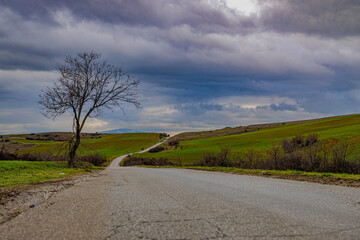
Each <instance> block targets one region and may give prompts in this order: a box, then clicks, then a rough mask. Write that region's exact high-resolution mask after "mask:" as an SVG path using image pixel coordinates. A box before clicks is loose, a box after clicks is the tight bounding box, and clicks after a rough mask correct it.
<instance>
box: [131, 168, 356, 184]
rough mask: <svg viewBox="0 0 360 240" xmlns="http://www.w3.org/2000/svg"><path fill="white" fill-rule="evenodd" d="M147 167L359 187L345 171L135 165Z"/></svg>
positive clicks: (353, 176)
mask: <svg viewBox="0 0 360 240" xmlns="http://www.w3.org/2000/svg"><path fill="white" fill-rule="evenodd" d="M137 167H147V168H181V169H192V170H202V171H212V172H224V173H231V174H239V175H252V176H261V177H271V178H280V179H289V180H297V181H307V182H317V183H322V184H331V185H342V186H348V187H357V188H360V174H346V173H319V172H303V171H293V170H262V169H242V168H234V167H197V166H196V167H195V166H182V167H179V166H165V167H159V166H143V165H141V166H137Z"/></svg>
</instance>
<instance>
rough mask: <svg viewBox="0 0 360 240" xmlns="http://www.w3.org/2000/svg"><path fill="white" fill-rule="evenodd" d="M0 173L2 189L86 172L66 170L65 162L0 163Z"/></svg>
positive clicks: (74, 169)
mask: <svg viewBox="0 0 360 240" xmlns="http://www.w3.org/2000/svg"><path fill="white" fill-rule="evenodd" d="M0 172H1V174H0V188H3V187H13V186H16V185H20V184H29V183H38V182H44V181H48V180H53V179H60V178H65V177H67V176H69V175H74V174H81V173H85V172H86V170H85V169H78V168H68V167H67V163H66V162H29V161H0Z"/></svg>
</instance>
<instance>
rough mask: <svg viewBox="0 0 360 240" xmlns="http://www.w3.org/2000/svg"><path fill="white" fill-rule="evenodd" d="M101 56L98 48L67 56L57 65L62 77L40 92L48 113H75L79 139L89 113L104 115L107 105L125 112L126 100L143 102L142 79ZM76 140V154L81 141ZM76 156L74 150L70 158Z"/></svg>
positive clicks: (95, 115) (127, 101)
mask: <svg viewBox="0 0 360 240" xmlns="http://www.w3.org/2000/svg"><path fill="white" fill-rule="evenodd" d="M100 57H101V54H98V53H94V52H90V53H88V52H84V53H79V54H77V56H75V57H72V56H67V57H66V59H65V64H63V65H58V66H57V70H58V71H59V73H60V77H59V79H58V80H57V81H55V82H54V86H53V87H48V88H47V89H46V90H45V91H42V93H41V94H40V95H39V97H40V100H39V104H40V105H41V106H42V110H43V111H44V115H45V116H47V117H49V118H53V119H55V118H56V117H58V116H60V115H62V114H64V113H65V112H70V113H71V114H72V115H73V120H74V122H73V128H74V129H73V131H74V132H75V136H76V140H78V142H79V143H80V132H81V131H82V129H83V127H84V125H85V122H86V120H87V119H88V118H89V117H97V116H100V115H101V114H102V111H103V110H104V109H109V110H112V109H113V107H119V108H120V109H121V110H122V111H123V112H124V107H123V106H122V103H131V104H134V105H135V106H136V107H139V106H140V103H139V101H138V91H137V88H138V86H139V81H137V80H133V79H131V78H130V76H129V75H125V74H124V73H123V72H122V69H121V67H118V66H114V65H110V64H108V63H107V62H106V61H100V60H99V59H100ZM124 113H125V112H124ZM76 142H77V141H75V143H74V144H73V145H74V146H73V148H74V149H73V151H74V153H73V154H74V155H75V152H76V149H77V147H78V144H79V143H78V144H77V143H76ZM73 157H74V156H71V154H70V158H73Z"/></svg>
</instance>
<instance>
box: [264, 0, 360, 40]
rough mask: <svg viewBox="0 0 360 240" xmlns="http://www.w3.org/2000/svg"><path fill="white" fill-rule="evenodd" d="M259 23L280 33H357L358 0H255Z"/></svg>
mask: <svg viewBox="0 0 360 240" xmlns="http://www.w3.org/2000/svg"><path fill="white" fill-rule="evenodd" d="M258 2H259V3H261V4H262V6H263V8H262V11H261V20H260V22H261V24H262V26H265V27H266V28H267V29H270V30H274V31H277V32H283V33H307V34H318V35H321V36H328V37H344V36H358V35H360V24H359V22H360V14H359V12H360V1H359V0H341V1H340V0H258Z"/></svg>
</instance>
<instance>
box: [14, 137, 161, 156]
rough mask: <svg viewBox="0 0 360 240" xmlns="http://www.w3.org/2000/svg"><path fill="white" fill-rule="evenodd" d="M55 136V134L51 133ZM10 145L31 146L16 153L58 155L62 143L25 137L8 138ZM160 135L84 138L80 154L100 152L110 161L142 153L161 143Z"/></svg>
mask: <svg viewBox="0 0 360 240" xmlns="http://www.w3.org/2000/svg"><path fill="white" fill-rule="evenodd" d="M49 134H55V133H49ZM8 137H9V140H10V142H9V144H12V143H15V142H16V144H17V145H19V144H25V145H28V146H30V147H29V148H26V149H21V148H20V150H18V151H16V153H19V154H22V153H53V154H54V153H57V152H58V151H59V149H60V145H61V144H62V143H63V142H62V141H48V140H29V137H27V138H28V139H26V137H25V135H17V136H8ZM159 141H160V139H159V134H158V133H123V134H102V135H101V138H84V139H82V140H81V142H82V145H81V146H80V148H79V153H80V154H88V153H95V152H98V153H100V154H102V155H104V156H105V157H107V158H108V159H113V158H115V157H116V156H119V155H123V154H127V153H132V152H136V151H140V150H141V149H142V148H148V147H150V146H152V145H154V144H155V143H157V142H159Z"/></svg>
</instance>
